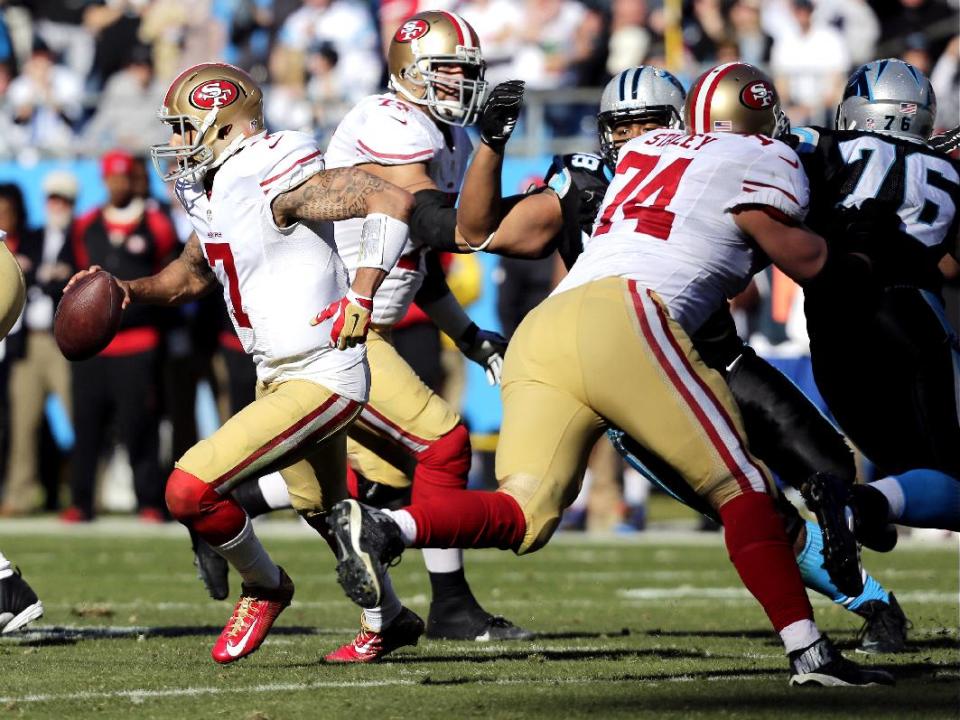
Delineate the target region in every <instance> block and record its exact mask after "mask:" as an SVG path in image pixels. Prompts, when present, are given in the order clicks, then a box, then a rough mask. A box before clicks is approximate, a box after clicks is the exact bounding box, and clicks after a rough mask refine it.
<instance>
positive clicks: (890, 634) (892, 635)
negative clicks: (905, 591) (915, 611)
mask: <svg viewBox="0 0 960 720" xmlns="http://www.w3.org/2000/svg"><path fill="white" fill-rule="evenodd" d="M854 612H855V613H856V614H857V615H860V616H861V617H863V618H864V619H865V622H864V623H863V627H862V628H860V632H859V633H857V639H858V640H860V647H858V648H857V652H859V653H866V654H868V655H875V654H880V653H898V652H904V651H905V650H906V649H907V630H909V629H910V628H911V627H912V625H913V623H911V622H910V621H909V620H908V619H907V616H906V615H904V613H903V609H902V608H901V607H900V603H898V602H897V598H895V597H894V596H893V593H890V602H889V603H885V602H883V601H882V600H870V601H868V602H865V603H864V604H863V605H861V606H860V607H858V608H857V609H856V610H854Z"/></svg>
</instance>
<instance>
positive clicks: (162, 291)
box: [126, 258, 216, 305]
mask: <svg viewBox="0 0 960 720" xmlns="http://www.w3.org/2000/svg"><path fill="white" fill-rule="evenodd" d="M215 284H216V280H214V279H213V278H212V277H211V278H203V279H202V278H199V277H197V276H196V275H195V274H193V273H192V272H191V271H190V270H189V269H188V267H187V265H186V263H184V262H183V261H181V260H180V259H179V258H178V259H176V260H174V261H173V262H172V263H170V264H169V265H167V266H166V267H165V268H164V269H163V270H161V271H160V272H158V273H157V274H156V275H150V276H149V277H144V278H138V279H136V280H130V281H127V282H126V286H127V292H128V293H129V295H130V300H131V302H138V303H145V304H148V305H183V304H184V303H188V302H191V301H193V300H197V299H199V298H201V297H203V296H204V295H206V294H208V293H209V292H210V291H211V290H212V289H213V286H214V285H215Z"/></svg>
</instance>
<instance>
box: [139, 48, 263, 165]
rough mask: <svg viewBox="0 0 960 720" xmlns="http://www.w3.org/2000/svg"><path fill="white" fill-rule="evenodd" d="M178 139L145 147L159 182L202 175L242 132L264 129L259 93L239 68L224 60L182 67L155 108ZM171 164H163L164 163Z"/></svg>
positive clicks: (228, 153) (217, 162) (241, 137)
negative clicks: (158, 175)
mask: <svg viewBox="0 0 960 720" xmlns="http://www.w3.org/2000/svg"><path fill="white" fill-rule="evenodd" d="M157 116H158V118H159V119H160V120H161V122H163V123H165V124H167V125H169V126H170V129H171V132H172V134H173V135H174V136H176V137H177V139H178V140H179V142H175V141H171V142H170V143H167V144H165V145H154V146H153V147H151V148H150V156H151V158H152V159H153V163H154V166H155V167H156V169H157V172H158V173H159V174H160V176H161V177H162V178H163V180H164V182H170V181H172V180H177V179H179V178H185V177H192V178H193V179H194V180H195V181H199V180H201V179H202V178H203V176H204V174H205V173H206V172H207V170H209V169H211V168H215V167H218V166H219V165H220V164H222V163H223V162H224V161H225V160H226V159H227V158H228V157H230V156H231V155H232V154H233V153H234V152H235V151H236V149H237V147H239V145H240V143H241V142H242V141H243V140H244V139H245V138H246V137H248V136H250V135H253V134H256V133H257V132H260V131H262V130H263V129H264V123H263V93H262V92H261V90H260V88H259V86H258V85H257V84H256V83H255V82H254V81H253V79H252V78H251V77H250V76H249V75H247V73H245V72H244V71H243V70H241V69H239V68H236V67H234V66H232V65H227V64H225V63H203V64H201V65H195V66H193V67H191V68H188V69H187V70H185V71H184V72H182V73H181V74H180V75H179V76H178V77H177V78H176V79H175V80H174V81H173V82H172V83H171V84H170V88H169V90H167V94H166V96H165V97H164V100H163V104H162V105H161V106H160V110H159V112H158V113H157ZM171 163H172V164H173V165H174V167H173V168H172V169H168V165H169V164H171Z"/></svg>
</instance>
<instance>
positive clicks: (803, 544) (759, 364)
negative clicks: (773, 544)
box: [452, 66, 908, 652]
mask: <svg viewBox="0 0 960 720" xmlns="http://www.w3.org/2000/svg"><path fill="white" fill-rule="evenodd" d="M521 94H522V85H519V84H517V83H516V82H510V83H504V84H502V85H500V86H498V87H497V88H496V89H495V90H494V91H493V93H492V95H491V97H490V99H489V100H488V102H487V104H486V105H485V107H484V110H483V113H482V114H481V118H480V121H479V124H480V126H481V127H485V126H486V127H487V132H486V134H487V136H498V137H501V138H502V141H501V143H486V142H485V143H484V144H483V145H482V146H481V147H480V149H479V150H478V152H477V154H476V156H475V157H474V160H473V162H471V165H470V168H469V169H468V171H467V175H466V178H465V180H464V189H463V192H462V193H461V202H460V205H459V208H458V222H459V225H460V229H461V232H462V234H463V236H464V237H465V238H470V241H471V242H474V243H479V242H480V241H481V240H482V239H484V238H490V242H489V243H488V247H487V249H486V251H487V252H493V253H496V254H502V255H508V256H514V255H517V256H520V257H529V256H539V255H543V254H545V253H548V252H550V251H551V250H553V249H556V250H557V251H558V253H559V255H560V257H561V259H562V260H563V262H564V264H565V265H566V266H567V268H568V269H569V267H570V266H571V265H572V264H573V263H574V261H575V260H576V259H577V257H579V255H580V253H581V252H583V244H584V242H589V240H590V232H591V230H592V227H593V224H594V221H595V219H596V210H597V208H598V207H599V203H600V201H601V200H602V197H603V193H604V192H605V191H606V189H607V186H608V185H609V180H610V174H609V173H610V170H609V169H608V168H613V167H615V166H616V160H617V152H618V150H619V148H620V147H621V146H622V145H623V144H624V143H625V142H626V141H628V140H630V139H632V138H634V137H638V136H639V135H642V134H643V133H644V132H647V131H649V130H654V129H658V128H663V127H674V128H676V127H680V126H681V125H682V121H681V116H682V113H683V102H684V99H685V97H686V93H685V92H684V91H683V89H682V87H681V86H680V83H679V81H677V80H676V78H674V77H673V76H672V75H671V74H670V73H668V72H666V71H664V70H660V69H658V68H653V67H649V66H640V67H637V68H631V69H628V70H624V71H623V72H621V73H619V74H618V75H617V76H615V77H614V78H613V79H611V80H610V82H609V83H608V84H607V86H606V87H605V88H604V91H603V95H602V97H601V101H600V112H599V114H598V117H597V124H598V129H599V140H600V147H601V152H602V153H603V157H602V158H601V157H599V156H597V155H593V154H590V153H576V154H573V155H565V156H557V157H555V158H554V160H553V164H552V165H551V167H550V169H549V171H548V173H547V175H546V181H547V185H546V186H545V187H543V188H539V189H537V190H533V191H531V192H530V193H529V194H528V195H527V196H526V197H523V196H521V197H511V198H503V199H502V205H503V206H505V207H506V208H508V210H507V212H506V216H505V217H503V213H502V211H501V210H500V205H501V199H500V197H499V179H500V170H501V165H502V157H503V155H502V147H503V144H502V143H505V142H506V140H507V138H508V137H509V132H504V130H503V128H505V127H512V124H513V123H514V122H515V121H516V114H517V113H518V112H519V102H520V97H521ZM452 249H456V250H460V251H462V250H463V248H462V247H458V248H452ZM691 339H692V340H693V343H694V346H695V348H696V350H697V352H698V353H699V355H700V356H701V358H702V359H703V361H704V362H705V363H706V364H707V365H708V366H709V367H711V368H713V369H714V370H716V371H717V372H719V373H720V374H721V375H722V376H723V377H724V379H725V380H726V381H727V383H728V385H729V386H730V390H731V392H732V393H733V396H734V399H735V400H736V401H737V405H738V408H739V409H740V411H741V413H742V414H743V419H744V426H745V428H746V430H747V435H748V438H749V440H750V448H751V451H752V452H753V453H754V454H755V455H757V457H759V458H760V459H761V460H763V461H764V462H765V463H766V464H767V465H768V466H769V467H771V468H772V469H773V470H775V471H776V472H777V473H778V474H780V475H781V477H783V478H784V479H785V480H786V481H787V482H789V483H790V484H791V485H793V486H794V487H796V488H797V489H800V488H801V487H802V486H803V484H804V483H805V482H806V481H807V480H808V479H809V478H810V477H811V476H813V475H814V474H816V473H818V472H829V473H831V474H833V475H835V476H837V477H839V478H841V479H842V480H843V481H844V483H852V482H853V481H854V478H855V472H856V471H855V467H854V463H853V458H852V455H851V453H850V451H849V449H848V448H847V446H846V443H845V442H844V440H843V438H842V437H841V436H840V435H839V433H837V432H836V430H834V428H833V426H832V425H830V424H829V423H828V422H827V421H826V420H825V419H824V417H823V416H822V415H821V413H820V412H819V411H818V410H817V409H816V408H814V407H813V406H812V405H811V404H810V403H809V401H808V400H807V399H806V397H805V396H804V395H803V394H802V393H801V392H799V391H798V390H797V389H796V387H795V386H794V385H793V384H792V383H790V382H789V381H788V380H787V379H786V378H784V377H783V375H782V374H781V373H779V372H778V371H777V370H775V369H774V368H772V367H771V366H770V365H769V364H768V363H766V362H765V361H764V360H762V359H761V358H759V357H757V356H756V354H755V353H754V352H753V350H752V349H751V348H749V347H748V346H747V345H746V344H745V343H744V342H743V341H742V340H741V339H740V338H739V337H738V336H737V334H736V329H735V327H734V324H733V320H732V318H731V317H730V313H729V310H728V308H727V307H726V306H724V307H723V308H721V309H720V310H718V311H717V312H716V313H714V314H713V315H712V316H711V317H710V318H709V319H708V320H707V321H706V322H705V323H704V325H703V326H701V328H699V329H698V330H697V332H695V333H694V334H693V336H692V338H691ZM728 367H729V368H730V370H728ZM610 437H611V441H612V442H613V443H614V446H615V447H617V449H618V450H619V451H620V452H621V454H623V455H624V457H625V458H626V459H627V461H628V462H630V463H631V464H632V465H633V466H634V467H636V468H637V469H638V470H639V471H640V472H641V473H643V474H645V475H647V476H648V477H651V479H652V480H653V481H654V482H657V483H658V484H660V485H661V486H665V487H666V489H667V491H668V492H670V493H671V494H673V495H674V496H675V497H678V499H680V500H681V501H682V502H687V503H688V504H692V505H693V506H694V507H696V508H697V509H699V510H701V511H706V512H707V514H710V515H711V516H713V517H714V519H717V518H716V517H715V515H714V514H713V513H712V512H711V511H710V509H709V508H706V507H704V506H703V504H702V503H700V502H698V501H697V500H696V498H695V497H691V496H690V495H689V494H687V495H684V492H683V487H684V484H683V482H682V481H680V480H678V479H676V478H675V477H674V473H673V472H672V471H671V470H670V468H669V467H666V466H664V465H663V464H662V463H659V462H657V460H656V458H654V457H651V456H650V454H649V453H646V452H644V451H643V449H642V448H641V447H640V446H639V445H638V444H637V443H636V442H635V441H633V440H632V439H630V438H629V437H628V436H626V435H624V433H622V432H621V431H614V430H611V431H610ZM778 507H779V508H780V510H781V512H782V513H783V514H784V520H785V523H786V526H787V533H788V536H789V537H790V539H791V541H792V542H793V543H794V549H795V550H796V551H797V563H798V564H799V566H800V570H801V575H802V577H803V579H804V582H805V584H806V585H807V586H808V587H810V588H812V589H814V590H817V591H818V592H821V593H823V594H825V595H827V596H828V597H830V598H831V599H832V600H834V602H836V603H838V604H840V605H842V606H844V607H846V608H847V609H848V610H851V611H853V612H855V613H857V614H858V615H860V616H861V617H863V618H864V620H865V624H864V629H863V631H862V632H861V646H860V647H861V649H862V650H864V651H865V652H895V651H899V650H902V649H904V645H905V640H906V628H907V624H908V623H907V620H906V618H905V617H904V615H903V612H902V610H901V609H900V606H899V603H897V601H896V598H895V597H894V598H891V597H890V594H889V593H888V592H887V591H886V590H884V588H883V587H882V586H881V585H880V584H879V583H878V582H877V581H876V580H875V579H874V578H873V577H872V576H870V575H869V574H867V575H865V577H864V580H863V585H864V590H863V592H861V593H859V594H858V593H853V594H851V595H847V594H845V593H843V592H841V591H840V590H839V589H838V588H837V586H836V585H835V584H834V582H833V581H832V580H831V578H830V576H829V574H828V573H827V572H826V571H825V570H824V568H823V565H824V558H823V551H822V548H823V542H824V540H823V536H822V533H821V530H820V527H819V526H818V525H817V524H816V523H813V522H807V523H804V522H803V520H802V519H801V518H800V515H799V514H798V513H797V512H796V509H795V508H794V507H793V506H792V505H791V504H790V503H789V502H787V501H786V500H785V499H783V498H782V497H781V498H779V500H778Z"/></svg>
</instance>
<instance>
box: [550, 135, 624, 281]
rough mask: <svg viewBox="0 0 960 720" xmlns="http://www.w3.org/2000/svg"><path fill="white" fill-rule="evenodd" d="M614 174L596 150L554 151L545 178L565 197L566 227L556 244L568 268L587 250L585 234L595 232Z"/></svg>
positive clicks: (562, 200)
mask: <svg viewBox="0 0 960 720" xmlns="http://www.w3.org/2000/svg"><path fill="white" fill-rule="evenodd" d="M611 177H612V175H611V173H610V170H609V168H607V166H606V164H605V163H604V162H603V158H601V157H600V156H599V155H594V154H593V153H572V154H570V155H554V157H553V162H552V163H550V168H549V170H547V174H546V175H545V176H544V181H545V182H546V183H547V185H546V187H549V188H551V189H552V190H554V191H555V192H556V193H557V194H558V195H559V196H560V197H561V201H560V207H561V210H562V212H563V229H562V230H561V231H560V232H559V233H558V234H557V237H556V238H554V240H553V247H555V248H556V250H557V252H558V253H559V254H560V258H561V259H562V260H563V264H564V265H566V267H567V269H568V270H569V269H570V268H571V266H573V263H574V262H576V260H577V258H578V257H579V256H580V253H582V252H583V238H584V235H585V236H586V237H588V238H589V237H590V234H591V233H592V232H593V223H594V221H595V220H596V218H597V212H599V210H600V204H601V203H602V202H603V196H604V195H605V194H606V192H607V187H609V185H610V179H611Z"/></svg>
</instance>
